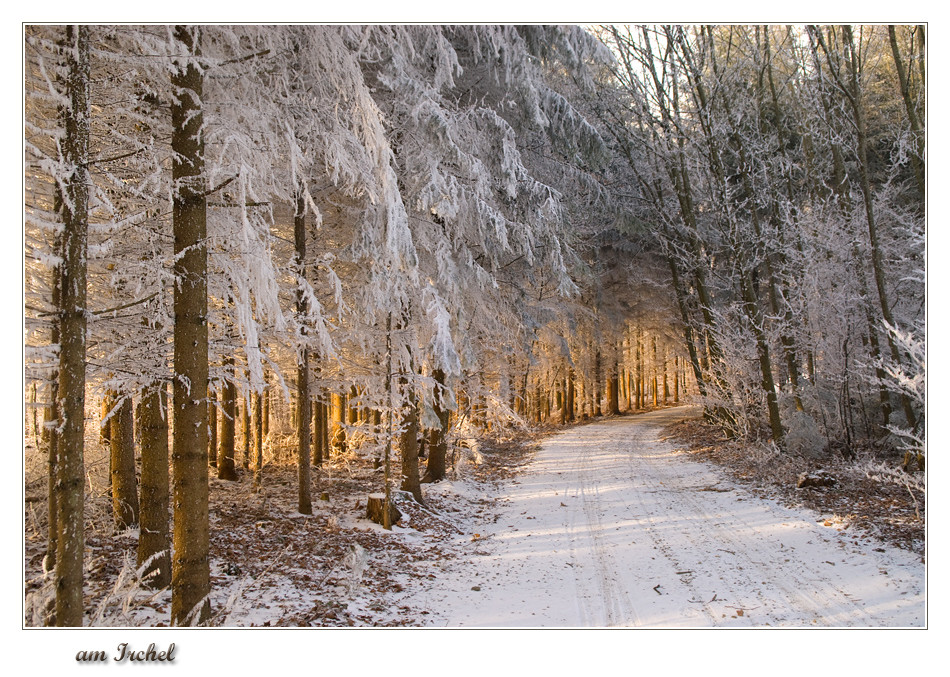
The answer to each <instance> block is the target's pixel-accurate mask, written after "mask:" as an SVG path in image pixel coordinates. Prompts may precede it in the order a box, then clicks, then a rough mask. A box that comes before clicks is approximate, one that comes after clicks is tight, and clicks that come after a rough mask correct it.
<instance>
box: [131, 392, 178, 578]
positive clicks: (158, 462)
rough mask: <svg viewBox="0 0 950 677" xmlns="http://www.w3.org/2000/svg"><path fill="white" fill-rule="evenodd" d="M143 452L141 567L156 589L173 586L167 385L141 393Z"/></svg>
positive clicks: (139, 554) (139, 417)
mask: <svg viewBox="0 0 950 677" xmlns="http://www.w3.org/2000/svg"><path fill="white" fill-rule="evenodd" d="M136 413H137V416H138V421H139V423H138V429H139V441H140V447H141V450H142V491H141V493H140V497H139V529H140V533H139V546H138V566H139V567H142V566H144V565H146V563H147V566H146V567H145V570H144V573H143V576H144V577H146V580H147V585H148V586H149V587H151V588H154V589H161V588H166V587H168V585H170V584H171V580H172V572H171V542H170V539H169V533H168V497H169V489H168V479H169V477H168V396H167V393H166V389H165V384H161V385H160V386H157V387H154V388H149V389H147V390H145V391H143V392H142V397H141V399H140V400H139V404H138V407H137V408H136Z"/></svg>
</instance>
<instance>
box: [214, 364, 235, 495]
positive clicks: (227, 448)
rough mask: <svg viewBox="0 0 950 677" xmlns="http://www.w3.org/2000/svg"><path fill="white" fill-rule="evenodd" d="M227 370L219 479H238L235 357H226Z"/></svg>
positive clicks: (219, 442)
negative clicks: (235, 426)
mask: <svg viewBox="0 0 950 677" xmlns="http://www.w3.org/2000/svg"><path fill="white" fill-rule="evenodd" d="M224 365H225V370H226V371H227V372H228V375H229V376H230V378H229V379H228V380H227V381H225V383H224V388H223V389H222V391H221V395H222V397H221V432H220V435H219V437H220V439H219V440H218V479H219V480H227V481H229V482H233V481H235V480H237V472H235V469H234V420H235V418H234V417H235V415H236V414H237V407H236V404H237V388H236V387H235V385H234V358H233V357H226V358H225V360H224Z"/></svg>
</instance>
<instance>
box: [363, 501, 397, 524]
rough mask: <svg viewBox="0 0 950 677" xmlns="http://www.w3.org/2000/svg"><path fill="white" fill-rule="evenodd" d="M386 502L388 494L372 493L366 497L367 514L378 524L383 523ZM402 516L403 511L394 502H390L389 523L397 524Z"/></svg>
mask: <svg viewBox="0 0 950 677" xmlns="http://www.w3.org/2000/svg"><path fill="white" fill-rule="evenodd" d="M385 504H386V494H370V495H369V496H368V497H367V499H366V516H367V517H368V518H369V519H370V521H372V522H375V523H376V524H380V525H381V524H382V523H383V506H384V505H385ZM401 518H402V513H401V512H399V509H398V508H397V507H396V506H394V505H393V504H392V503H390V504H389V523H390V524H395V523H396V522H398V521H399V520H400V519H401Z"/></svg>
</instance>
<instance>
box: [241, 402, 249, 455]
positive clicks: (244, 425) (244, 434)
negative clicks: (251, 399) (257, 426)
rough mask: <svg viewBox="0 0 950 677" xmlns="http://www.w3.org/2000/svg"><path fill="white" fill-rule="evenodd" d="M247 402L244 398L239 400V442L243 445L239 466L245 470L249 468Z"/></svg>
mask: <svg viewBox="0 0 950 677" xmlns="http://www.w3.org/2000/svg"><path fill="white" fill-rule="evenodd" d="M247 400H248V398H247V397H246V396H245V397H243V398H241V441H242V443H243V453H242V454H241V464H242V465H243V466H244V469H245V470H248V469H250V467H251V411H250V406H249V405H248V401H247Z"/></svg>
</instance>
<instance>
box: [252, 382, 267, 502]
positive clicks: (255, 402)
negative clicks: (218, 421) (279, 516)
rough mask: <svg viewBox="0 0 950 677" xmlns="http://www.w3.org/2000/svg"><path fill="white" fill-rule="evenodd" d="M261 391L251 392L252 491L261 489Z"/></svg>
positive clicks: (262, 437)
mask: <svg viewBox="0 0 950 677" xmlns="http://www.w3.org/2000/svg"><path fill="white" fill-rule="evenodd" d="M262 399H263V397H262V395H261V393H259V392H257V391H255V392H252V393H251V441H252V444H253V449H252V454H253V456H254V491H255V492H256V491H260V489H261V466H262V465H263V462H264V461H263V459H264V411H263V409H264V408H263V404H262V403H261V400H262Z"/></svg>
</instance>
